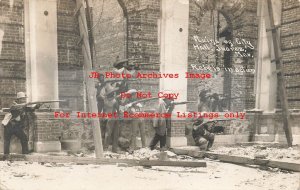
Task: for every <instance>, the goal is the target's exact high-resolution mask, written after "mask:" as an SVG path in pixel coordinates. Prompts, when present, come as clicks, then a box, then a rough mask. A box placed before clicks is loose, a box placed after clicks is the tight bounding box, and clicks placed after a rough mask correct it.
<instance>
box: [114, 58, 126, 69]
mask: <svg viewBox="0 0 300 190" xmlns="http://www.w3.org/2000/svg"><path fill="white" fill-rule="evenodd" d="M125 63H128V59H122V60H118V61H116V62H115V63H114V64H113V66H114V67H115V68H117V69H121V68H122V67H124V64H125Z"/></svg>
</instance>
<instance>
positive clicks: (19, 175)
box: [14, 173, 26, 177]
mask: <svg viewBox="0 0 300 190" xmlns="http://www.w3.org/2000/svg"><path fill="white" fill-rule="evenodd" d="M25 175H26V174H24V173H19V174H14V177H24V176H25Z"/></svg>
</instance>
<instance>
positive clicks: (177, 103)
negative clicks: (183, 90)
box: [172, 101, 197, 106]
mask: <svg viewBox="0 0 300 190" xmlns="http://www.w3.org/2000/svg"><path fill="white" fill-rule="evenodd" d="M191 103H197V102H196V101H183V102H172V104H173V105H174V106H176V105H181V104H191Z"/></svg>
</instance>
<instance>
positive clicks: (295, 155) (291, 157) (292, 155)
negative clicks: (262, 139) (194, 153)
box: [213, 145, 300, 162]
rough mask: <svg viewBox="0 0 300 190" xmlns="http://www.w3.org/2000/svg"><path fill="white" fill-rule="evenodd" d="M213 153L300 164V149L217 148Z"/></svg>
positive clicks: (261, 147)
mask: <svg viewBox="0 0 300 190" xmlns="http://www.w3.org/2000/svg"><path fill="white" fill-rule="evenodd" d="M213 152H216V153H221V154H228V155H235V156H247V157H251V158H260V159H278V160H286V161H299V162H300V149H299V147H293V148H292V147H290V148H276V147H266V146H263V145H254V146H238V147H217V148H216V149H214V151H213Z"/></svg>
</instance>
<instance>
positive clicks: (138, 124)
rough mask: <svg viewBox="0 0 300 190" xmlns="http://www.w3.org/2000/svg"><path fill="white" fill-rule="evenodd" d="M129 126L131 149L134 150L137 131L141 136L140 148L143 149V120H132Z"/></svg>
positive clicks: (144, 138) (144, 139)
mask: <svg viewBox="0 0 300 190" xmlns="http://www.w3.org/2000/svg"><path fill="white" fill-rule="evenodd" d="M131 124H132V126H131V145H130V147H131V149H133V150H134V149H135V148H136V136H137V131H138V130H139V132H140V135H141V141H142V147H143V148H144V147H145V144H146V137H145V126H144V120H143V119H141V118H139V119H134V120H132V121H131Z"/></svg>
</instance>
